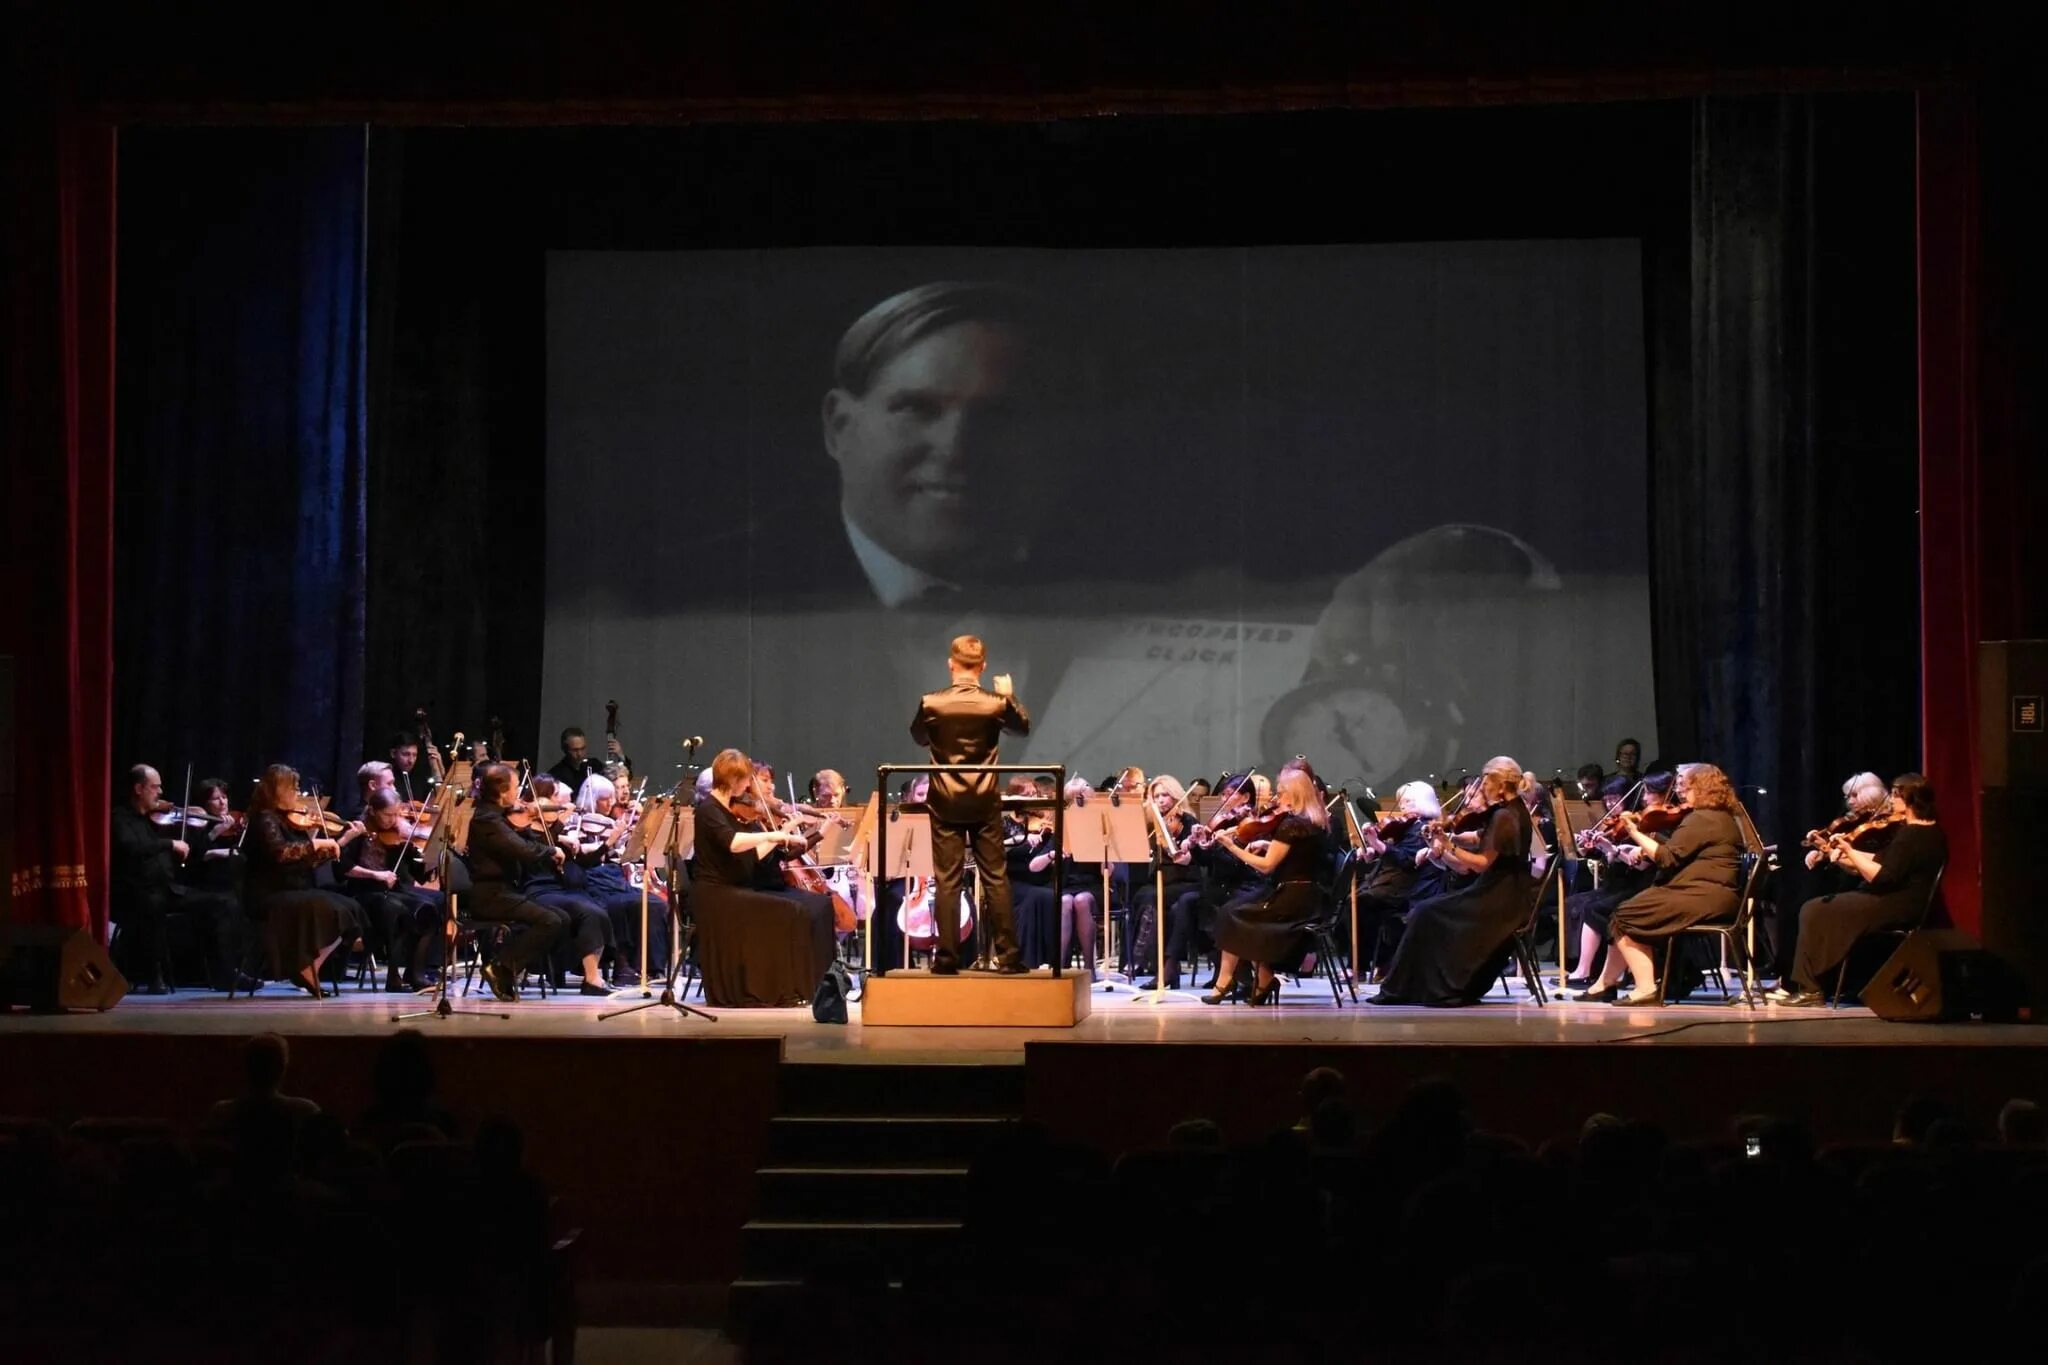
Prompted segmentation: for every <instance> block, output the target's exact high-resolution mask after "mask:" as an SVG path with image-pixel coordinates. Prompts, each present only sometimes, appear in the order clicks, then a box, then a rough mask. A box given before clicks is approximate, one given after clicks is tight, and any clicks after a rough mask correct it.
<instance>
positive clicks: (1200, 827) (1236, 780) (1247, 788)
mask: <svg viewBox="0 0 2048 1365" xmlns="http://www.w3.org/2000/svg"><path fill="white" fill-rule="evenodd" d="M1263 782H1265V778H1263V777H1259V776H1253V777H1247V776H1246V775H1245V774H1243V773H1225V774H1223V776H1222V777H1220V778H1218V779H1217V781H1216V790H1217V791H1218V792H1220V793H1222V797H1221V800H1220V801H1219V802H1218V804H1217V806H1216V809H1215V810H1214V811H1212V812H1211V813H1210V815H1209V818H1208V820H1207V822H1206V823H1198V824H1196V825H1195V826H1194V827H1193V828H1192V829H1190V830H1189V832H1188V834H1189V842H1190V843H1192V844H1193V845H1194V849H1195V851H1194V857H1193V861H1194V864H1195V866H1197V867H1199V868H1200V869H1201V871H1202V896H1201V899H1200V900H1198V901H1197V902H1196V903H1195V922H1194V929H1193V934H1192V936H1191V941H1190V942H1189V943H1188V945H1187V949H1188V956H1189V960H1190V961H1193V960H1194V957H1195V954H1196V953H1198V952H1199V951H1200V950H1201V949H1202V947H1203V945H1204V944H1212V943H1213V942H1214V931H1215V926H1216V918H1217V916H1218V915H1219V914H1221V913H1222V910H1223V907H1224V906H1226V905H1228V904H1230V902H1232V901H1233V900H1236V899H1238V898H1239V897H1242V896H1249V895H1256V894H1257V885H1256V883H1257V880H1258V879H1257V875H1256V874H1255V873H1254V872H1253V871H1252V870H1251V869H1250V868H1249V867H1247V866H1245V864H1244V863H1243V861H1241V860H1240V859H1238V858H1236V857H1234V856H1232V855H1231V853H1230V852H1229V850H1227V849H1224V848H1219V847H1218V846H1217V844H1216V842H1215V838H1214V835H1215V833H1216V831H1218V830H1222V829H1225V828H1228V827H1229V826H1231V825H1233V824H1235V823H1237V822H1238V821H1239V820H1242V819H1244V818H1246V817H1248V816H1250V815H1253V814H1255V813H1257V809H1258V808H1257V804H1256V802H1257V797H1256V793H1257V791H1258V790H1259V785H1260V784H1261V783H1263ZM1215 988H1216V977H1215V975H1213V974H1212V975H1211V976H1210V977H1209V980H1208V981H1207V982H1205V983H1203V987H1202V989H1204V990H1214V989H1215Z"/></svg>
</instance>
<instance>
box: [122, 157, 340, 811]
mask: <svg viewBox="0 0 2048 1365" xmlns="http://www.w3.org/2000/svg"><path fill="white" fill-rule="evenodd" d="M365 148H366V138H365V132H364V130H363V129H362V128H360V127H346V128H318V129H298V128H291V129H261V130H224V129H193V130H171V129H145V130H140V131H137V132H134V133H133V134H130V135H126V136H124V137H123V139H122V144H121V166H120V172H121V176H122V182H123V184H122V190H123V193H122V200H121V214H120V256H119V270H120V277H119V278H120V287H119V301H118V310H119V312H118V327H117V336H118V373H119V381H118V383H119V396H118V406H117V453H116V465H115V490H116V491H115V496H116V514H115V536H116V544H117V551H116V564H115V584H116V604H117V605H116V619H115V641H116V656H115V657H116V663H115V672H114V680H115V685H114V693H115V705H114V741H115V742H114V758H115V765H116V768H117V770H120V769H124V768H125V767H126V765H128V764H129V763H134V762H147V763H152V764H154V765H155V766H157V767H158V768H160V769H162V771H163V774H164V783H165V787H166V793H165V794H166V795H167V796H170V797H172V799H176V796H177V793H178V790H179V784H180V782H181V779H182V776H183V771H184V765H185V763H186V762H188V761H189V762H191V763H193V764H194V765H195V766H196V768H197V770H198V775H201V776H204V775H206V774H208V773H213V774H216V775H219V776H222V777H225V778H227V779H229V780H230V781H231V782H233V783H235V784H237V786H238V792H237V797H236V805H237V806H238V807H239V806H240V804H241V795H240V790H239V788H240V787H241V786H242V784H246V783H247V782H248V781H249V780H250V779H252V778H254V777H255V776H256V774H257V773H258V772H259V771H260V770H261V767H262V765H263V764H265V763H271V762H280V761H281V762H287V763H290V764H292V765H294V766H295V767H297V768H298V769H299V771H300V775H301V777H302V778H303V779H304V780H306V781H307V782H309V783H310V782H319V783H321V784H322V785H323V788H324V789H325V790H327V791H333V790H334V789H336V788H337V787H343V786H344V785H345V784H346V783H347V782H348V781H349V780H350V778H351V777H352V774H353V771H354V768H355V765H356V764H357V762H359V761H360V746H361V739H362V730H363V725H362V691H363V638H364V598H365V584H366V555H365V549H366V535H365V522H364V519H365V506H364V490H365V487H366V475H365V459H364V447H365V439H364V438H365V426H366V412H365V404H364V376H365V355H364V344H365V337H366V333H367V328H366V317H365V298H366V289H365V257H364V209H363V204H364V183H365V180H364V178H365V173H366V160H365Z"/></svg>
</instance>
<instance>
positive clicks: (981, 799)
mask: <svg viewBox="0 0 2048 1365" xmlns="http://www.w3.org/2000/svg"><path fill="white" fill-rule="evenodd" d="M947 665H948V668H949V670H950V672H951V674H952V679H953V681H952V685H951V686H949V687H947V688H946V689H945V690H944V691H943V692H927V693H926V694H925V696H924V699H923V700H922V701H921V702H920V703H919V705H918V709H917V714H916V715H915V716H913V717H912V718H911V721H910V737H911V738H912V739H914V740H916V741H917V742H918V743H919V744H922V745H924V746H925V748H926V749H928V750H929V751H930V753H931V756H932V762H934V763H956V764H968V763H994V762H996V760H997V747H996V746H997V744H998V743H999V742H1000V741H1001V739H1002V735H1003V731H1005V730H1007V731H1009V732H1010V733H1012V734H1018V735H1027V734H1030V733H1031V717H1030V715H1029V714H1028V713H1027V712H1026V711H1025V710H1024V706H1023V703H1021V702H1019V701H1018V700H1017V698H1016V696H1015V694H1014V693H1013V692H1012V690H1011V686H1010V675H1009V674H1007V673H999V674H997V675H996V679H995V690H994V691H993V692H990V691H986V690H984V689H983V688H982V685H981V674H982V670H983V669H985V668H986V667H987V666H988V648H987V646H985V645H984V644H982V642H981V639H980V637H979V636H974V635H959V636H955V637H954V639H953V646H952V650H951V652H950V653H949V655H948V657H947ZM1000 792H1001V789H1000V788H999V787H998V786H997V784H996V774H994V773H954V772H939V773H936V774H934V775H933V777H932V783H931V791H930V795H929V797H928V804H929V807H930V810H931V821H932V881H933V902H934V904H933V908H932V913H933V919H934V921H935V927H936V928H937V930H938V936H939V941H938V944H937V946H936V947H934V948H933V949H932V975H934V976H955V975H958V974H959V971H960V957H959V951H960V950H959V943H960V878H961V874H962V872H963V871H964V870H965V866H966V853H967V845H968V841H969V839H972V840H973V845H974V861H975V865H976V866H978V867H979V868H980V869H981V886H982V895H983V899H984V900H985V901H986V902H987V904H985V905H984V906H983V907H982V913H983V915H984V917H985V918H986V919H987V921H988V924H989V927H990V932H991V937H992V940H993V942H994V944H995V954H996V970H997V971H998V972H1001V973H1003V974H1004V975H1014V974H1017V973H1020V972H1022V971H1024V970H1025V966H1024V957H1023V954H1022V953H1020V952H1018V951H1017V935H1016V929H1015V924H1014V923H1013V921H1012V919H1011V917H1010V876H1009V871H1008V867H1007V864H1006V862H1005V860H1004V857H1003V818H1002V798H1001V795H1000Z"/></svg>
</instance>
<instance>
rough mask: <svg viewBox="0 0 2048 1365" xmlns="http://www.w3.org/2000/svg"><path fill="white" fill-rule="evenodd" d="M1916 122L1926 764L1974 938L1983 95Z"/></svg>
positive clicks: (1939, 95) (1951, 901) (1963, 920)
mask: <svg viewBox="0 0 2048 1365" xmlns="http://www.w3.org/2000/svg"><path fill="white" fill-rule="evenodd" d="M1918 125H1919V126H1918V137H1917V146H1918V157H1917V171H1916V175H1915V194H1916V198H1917V203H1916V212H1917V216H1918V222H1919V277H1920V280H1919V283H1920V671H1921V679H1922V685H1921V692H1920V696H1921V707H1922V714H1921V734H1922V736H1923V738H1922V748H1923V751H1924V752H1923V756H1922V763H1923V766H1924V768H1925V770H1926V773H1927V776H1928V777H1929V778H1930V779H1932V780H1933V782H1934V789H1935V791H1936V793H1938V795H1939V797H1940V800H1941V813H1942V825H1943V826H1944V828H1945V829H1946V830H1947V832H1948V848H1949V865H1948V873H1947V875H1946V876H1945V877H1944V878H1943V880H1942V899H1943V900H1944V901H1946V902H1947V904H1948V910H1949V915H1950V917H1951V918H1952V919H1953V920H1954V921H1955V923H1956V925H1957V927H1959V928H1963V929H1967V930H1971V931H1972V932H1974V931H1975V930H1976V928H1977V922H1978V915H1979V910H1980V904H1981V895H1982V867H1981V865H1980V859H1979V854H1980V850H1981V847H1982V843H1983V839H1982V824H1981V818H1980V817H1981V808H1980V805H1979V802H1978V793H1979V790H1980V786H1981V782H1980V773H1979V764H1978V755H1977V642H1978V640H1980V639H1981V638H1983V636H1982V629H1983V602H1984V573H1983V563H1984V561H1983V554H1982V546H1981V544H1980V536H1979V525H1980V522H1979V518H1980V512H1981V509H1982V506H1983V503H1982V496H1981V481H1980V477H1979V461H1980V448H1979V441H1978V436H1979V432H1978V398H1979V392H1978V354H1979V328H1978V292H1977V291H1978V245H1979V242H1980V238H1981V234H1980V228H1979V212H1978V204H1979V198H1978V163H1977V146H1978V136H1977V131H1978V122H1977V107H1976V101H1975V98H1974V96H1972V95H1970V94H1968V93H1965V92H1949V91H1923V92H1922V93H1921V95H1920V99H1919V110H1918Z"/></svg>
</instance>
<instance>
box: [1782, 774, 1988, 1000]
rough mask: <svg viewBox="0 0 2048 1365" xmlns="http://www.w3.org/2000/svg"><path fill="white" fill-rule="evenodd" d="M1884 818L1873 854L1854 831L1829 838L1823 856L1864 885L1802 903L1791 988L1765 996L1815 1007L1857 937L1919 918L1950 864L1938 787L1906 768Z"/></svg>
mask: <svg viewBox="0 0 2048 1365" xmlns="http://www.w3.org/2000/svg"><path fill="white" fill-rule="evenodd" d="M1890 795H1891V810H1890V812H1889V813H1888V815H1887V816H1886V817H1885V818H1886V819H1887V820H1888V821H1889V823H1890V825H1891V829H1892V834H1891V837H1890V839H1889V840H1887V841H1886V842H1885V843H1884V846H1883V847H1882V848H1880V849H1878V850H1877V851H1875V852H1870V851H1867V850H1865V849H1864V848H1862V847H1859V844H1860V842H1861V841H1860V840H1858V839H1856V838H1855V837H1854V835H1853V832H1850V831H1843V832H1838V833H1836V834H1835V835H1833V836H1832V837H1831V838H1830V839H1829V841H1828V847H1827V851H1826V857H1827V858H1828V859H1829V861H1831V862H1833V863H1834V864H1835V865H1836V866H1838V867H1839V868H1841V869H1842V870H1843V871H1844V872H1846V873H1850V874H1853V875H1854V876H1855V877H1856V878H1857V879H1858V881H1859V882H1861V884H1862V885H1861V889H1859V890H1855V891H1837V892H1833V893H1830V894H1828V895H1824V896H1816V897H1814V898H1813V899H1812V900H1809V901H1807V902H1806V903H1805V904H1804V905H1802V906H1800V907H1799V950H1798V954H1797V956H1796V957H1795V958H1794V959H1793V965H1792V980H1791V984H1790V986H1789V988H1787V987H1782V986H1781V987H1780V988H1779V989H1777V990H1775V991H1772V992H1771V993H1770V995H1769V996H1768V997H1767V998H1768V999H1770V1000H1772V1001H1773V1002H1775V1003H1777V1004H1781V1005H1817V1004H1820V1003H1821V1001H1822V999H1823V996H1822V993H1821V987H1822V983H1823V982H1825V981H1826V980H1827V978H1828V977H1829V976H1831V975H1833V974H1834V972H1835V970H1836V969H1837V968H1838V967H1840V966H1841V964H1842V963H1843V961H1844V960H1846V959H1847V958H1848V956H1849V950H1850V949H1852V948H1854V947H1855V946H1856V940H1857V939H1859V938H1861V937H1863V935H1865V934H1867V933H1870V932H1872V931H1874V930H1878V929H1904V928H1908V927H1910V926H1911V925H1913V924H1915V923H1917V922H1918V921H1919V919H1920V917H1921V915H1922V914H1923V913H1925V911H1926V908H1927V898H1928V897H1929V896H1931V895H1932V894H1933V893H1934V878H1935V876H1936V874H1937V873H1939V872H1940V871H1941V869H1942V867H1943V866H1944V865H1945V864H1946V863H1947V862H1948V836H1947V835H1945V834H1943V833H1942V830H1941V826H1940V825H1939V824H1937V823H1936V815H1935V807H1934V786H1933V784H1932V783H1930V782H1929V781H1928V780H1927V779H1926V778H1924V777H1922V776H1921V775H1920V774H1919V773H1904V774H1901V775H1900V777H1899V778H1898V780H1897V781H1895V782H1893V783H1892V786H1891V793H1890Z"/></svg>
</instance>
